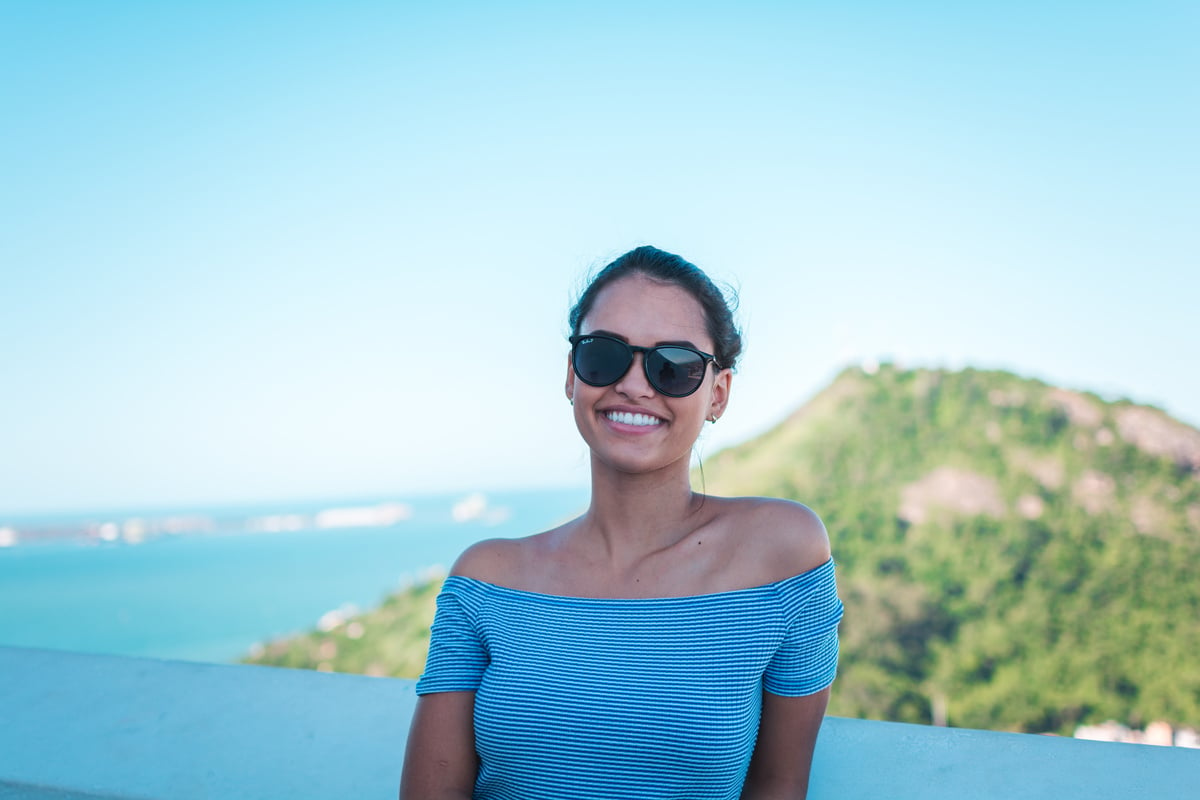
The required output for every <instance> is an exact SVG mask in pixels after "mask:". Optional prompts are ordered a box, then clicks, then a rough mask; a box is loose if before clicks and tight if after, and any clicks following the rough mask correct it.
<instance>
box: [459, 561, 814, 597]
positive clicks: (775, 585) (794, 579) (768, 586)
mask: <svg viewBox="0 0 1200 800" xmlns="http://www.w3.org/2000/svg"><path fill="white" fill-rule="evenodd" d="M833 567H834V561H833V558H832V557H830V558H829V559H827V560H826V561H824V562H822V563H821V564H818V565H817V566H815V567H813V568H812V569H810V570H807V571H805V572H801V573H800V574H798V575H792V576H790V577H787V578H782V579H780V580H777V581H772V582H771V583H762V584H758V585H757V586H744V587H742V588H740V589H726V590H724V591H720V592H706V593H704V594H685V595H663V596H659V597H588V596H586V595H570V594H552V593H549V592H535V591H531V590H529V589H516V588H514V587H512V586H503V585H501V584H498V583H490V582H488V581H484V580H480V579H479V578H472V577H469V576H467V575H449V576H447V577H446V581H447V582H449V581H464V582H467V583H472V584H476V585H479V586H483V587H485V588H488V589H492V590H495V591H499V592H506V593H509V594H517V595H523V596H526V597H533V598H543V599H546V600H570V601H581V602H585V603H588V602H599V603H645V602H661V601H668V600H674V601H680V600H700V599H704V598H713V599H716V598H721V597H729V596H731V595H738V594H749V593H752V592H763V591H772V590H776V589H779V588H782V587H783V586H784V585H786V584H789V583H801V582H803V581H804V580H805V579H807V578H814V577H816V576H817V575H818V574H819V573H824V572H826V571H828V570H832V569H833Z"/></svg>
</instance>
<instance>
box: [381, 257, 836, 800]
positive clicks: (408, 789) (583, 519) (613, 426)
mask: <svg viewBox="0 0 1200 800" xmlns="http://www.w3.org/2000/svg"><path fill="white" fill-rule="evenodd" d="M598 332H604V333H606V334H608V335H613V336H617V337H618V338H622V339H624V340H626V341H627V342H629V343H630V344H634V345H640V346H643V347H649V346H653V345H656V344H664V343H673V344H681V343H687V344H689V345H691V346H693V347H695V348H696V349H698V350H701V351H703V352H708V353H711V352H713V346H714V343H713V341H712V339H711V338H710V336H709V334H708V330H707V326H706V324H705V316H704V311H703V308H702V307H701V305H700V303H699V302H698V301H697V300H696V299H695V298H694V297H693V296H692V295H691V294H690V293H689V292H688V291H686V290H684V289H682V288H680V287H678V286H675V285H671V284H663V283H660V282H658V281H654V280H651V279H649V278H646V277H644V276H640V275H632V276H626V277H624V278H621V279H619V280H617V281H615V282H614V283H612V284H610V285H609V286H607V287H606V288H605V289H603V290H602V291H601V292H600V293H599V294H598V295H597V297H596V301H595V304H594V305H593V307H592V309H591V311H590V312H589V313H588V314H587V316H586V317H585V318H584V319H583V320H582V322H581V325H580V333H598ZM641 359H642V356H641V354H637V355H635V356H634V363H633V365H632V366H631V367H630V369H629V371H628V372H627V373H626V374H625V375H624V376H622V378H621V379H620V380H618V381H617V382H616V383H613V384H611V385H609V386H589V385H588V384H586V383H584V382H582V381H580V380H578V379H577V378H576V376H575V374H574V371H573V370H572V369H571V367H570V364H569V363H568V364H567V373H566V383H565V390H566V396H567V399H568V400H570V401H571V404H572V405H571V407H572V411H573V413H574V416H575V423H576V425H577V426H578V428H579V432H580V434H581V435H582V437H583V440H584V441H585V442H586V443H587V445H588V447H589V449H590V452H591V470H592V501H591V505H590V506H589V508H588V510H587V511H586V512H585V513H584V514H583V515H582V516H580V517H578V518H577V519H574V520H572V521H570V522H568V523H565V524H564V525H562V526H560V527H558V528H555V529H553V530H550V531H546V532H545V533H540V534H537V535H534V536H529V537H526V538H524V539H497V540H492V541H487V542H481V543H479V544H477V545H474V546H472V547H471V548H470V549H468V550H467V551H466V552H465V553H464V554H463V555H462V556H461V557H460V558H459V560H458V562H457V563H456V564H455V566H454V568H453V569H452V570H451V574H456V575H465V576H468V577H471V578H475V579H477V580H481V581H486V582H489V583H493V584H497V585H501V586H508V587H512V588H517V589H523V590H526V591H535V592H542V593H547V594H557V595H570V596H582V597H608V598H614V597H625V598H630V597H678V596H692V595H700V594H709V593H714V592H722V591H732V590H736V589H743V588H746V587H751V586H761V585H764V584H767V583H773V582H775V581H780V580H783V579H785V578H788V577H791V576H793V575H798V574H800V573H803V572H806V571H808V570H810V569H813V568H815V567H817V566H819V565H821V564H823V563H824V562H825V561H827V560H828V559H829V557H830V551H829V540H828V537H827V536H826V534H825V529H824V526H823V525H822V524H821V521H820V519H819V518H818V517H817V516H816V515H815V514H814V513H813V512H812V511H811V510H809V509H808V508H807V507H805V506H803V505H800V504H799V503H792V502H789V501H783V500H774V499H768V498H761V497H742V498H721V497H712V496H706V495H701V494H699V493H696V492H694V491H693V490H692V487H691V481H690V461H691V453H692V447H693V445H694V444H695V442H696V439H697V438H698V437H699V435H700V431H701V430H702V428H703V426H704V425H705V422H706V420H707V419H709V418H714V417H715V418H720V416H721V415H722V414H723V413H725V411H726V407H727V405H728V403H729V398H730V392H731V388H732V381H733V378H732V373H731V372H730V371H729V370H721V369H716V368H714V366H713V365H712V364H710V365H709V366H708V369H707V371H706V373H705V377H704V383H703V384H702V385H701V387H700V388H699V389H698V390H697V391H696V392H695V393H693V394H691V395H689V396H687V397H679V398H676V397H666V396H664V395H661V394H659V393H658V392H657V391H655V389H654V388H653V386H651V385H650V383H649V382H648V381H647V379H646V376H645V372H644V371H643V368H642V361H641ZM614 411H617V412H629V413H637V414H646V415H650V416H653V417H654V418H656V419H658V420H661V424H658V425H655V426H632V425H628V424H624V423H621V422H615V421H613V420H611V419H609V418H608V417H607V416H606V414H608V413H610V412H614ZM828 695H829V692H828V689H826V690H823V691H820V692H817V693H815V694H812V695H808V696H806V697H781V696H778V695H773V694H770V693H769V692H768V693H764V696H763V714H762V721H761V723H760V728H759V738H758V743H757V745H756V747H755V750H754V755H753V757H752V760H751V763H750V770H749V774H748V775H747V779H746V785H745V788H744V790H743V793H742V798H743V800H766V799H767V798H772V799H776V798H777V799H779V800H783V799H784V798H788V799H790V800H796V799H798V798H803V797H804V796H805V793H806V791H807V785H808V773H809V765H810V762H811V757H812V750H813V747H814V746H815V743H816V735H817V731H818V729H819V727H820V724H821V719H822V716H823V714H824V711H825V705H826V702H827V700H828ZM474 697H475V695H474V692H445V693H440V694H429V695H425V696H423V697H421V698H420V699H419V700H418V704H417V712H416V714H415V716H414V719H413V727H412V730H411V732H410V734H409V746H408V752H407V754H406V757H405V767H404V777H403V779H402V782H401V790H400V796H401V798H402V800H433V798H439V799H445V798H469V797H470V796H471V792H472V789H473V786H474V780H475V774H476V771H477V769H478V763H477V761H476V756H475V748H474V729H473V724H472V721H471V718H472V711H473V707H474Z"/></svg>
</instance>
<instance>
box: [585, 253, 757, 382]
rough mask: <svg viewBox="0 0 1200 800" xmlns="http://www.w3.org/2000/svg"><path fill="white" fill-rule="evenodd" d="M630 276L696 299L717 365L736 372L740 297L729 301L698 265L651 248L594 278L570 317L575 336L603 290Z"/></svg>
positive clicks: (739, 347) (628, 255) (739, 349)
mask: <svg viewBox="0 0 1200 800" xmlns="http://www.w3.org/2000/svg"><path fill="white" fill-rule="evenodd" d="M630 275H644V276H646V277H647V278H650V279H651V280H654V281H658V282H659V283H669V284H674V285H675V286H678V287H680V288H681V289H684V290H685V291H687V292H688V293H689V294H690V295H691V296H692V297H694V298H696V301H697V302H699V303H700V307H701V308H702V309H704V319H705V322H706V324H707V326H708V335H709V336H710V337H712V340H713V355H714V356H715V357H716V360H717V366H718V367H720V368H721V369H733V367H734V366H735V364H736V363H737V359H738V356H739V355H741V353H742V334H741V332H740V331H739V330H738V329H737V325H736V324H735V323H734V321H733V311H734V309H735V308H737V297H736V296H735V295H734V294H733V292H732V291H730V293H729V298H728V299H727V298H726V295H725V293H723V292H722V291H721V290H720V289H718V288H717V286H716V284H714V283H713V282H712V279H711V278H709V277H708V276H707V275H705V274H704V271H703V270H702V269H700V268H699V267H697V266H696V265H695V264H692V263H691V262H689V261H686V260H684V259H682V258H680V257H679V256H677V255H675V254H674V253H668V252H666V251H664V250H659V249H658V248H657V247H651V246H650V245H644V246H642V247H639V248H637V249H635V250H630V251H629V252H628V253H626V254H625V255H623V256H620V257H619V258H617V259H616V260H615V261H613V262H612V263H611V264H609V265H608V266H606V267H605V268H604V269H602V270H600V271H599V272H597V273H596V274H595V275H594V276H593V277H592V279H591V282H589V283H588V285H587V288H586V289H584V290H583V294H581V295H580V296H579V301H578V302H577V303H575V306H574V307H573V308H572V309H571V314H570V316H569V317H568V318H567V321H568V322H569V323H570V325H571V334H572V335H578V334H579V326H580V325H581V324H582V323H583V320H584V317H586V316H587V315H588V314H589V313H590V312H591V310H592V306H593V305H594V304H595V302H596V296H597V295H598V294H600V292H601V290H603V289H604V287H606V286H609V285H611V284H613V283H615V282H616V281H618V280H620V279H621V278H626V277H629V276H630Z"/></svg>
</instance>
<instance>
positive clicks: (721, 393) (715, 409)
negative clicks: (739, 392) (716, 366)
mask: <svg viewBox="0 0 1200 800" xmlns="http://www.w3.org/2000/svg"><path fill="white" fill-rule="evenodd" d="M732 385H733V370H731V369H723V370H720V371H719V372H718V373H717V374H716V376H715V377H714V378H713V388H712V394H711V395H710V399H709V404H708V418H709V419H711V420H712V421H713V422H716V421H717V420H719V419H720V418H721V415H722V414H724V413H725V408H726V407H727V406H728V405H729V391H730V389H731V388H732Z"/></svg>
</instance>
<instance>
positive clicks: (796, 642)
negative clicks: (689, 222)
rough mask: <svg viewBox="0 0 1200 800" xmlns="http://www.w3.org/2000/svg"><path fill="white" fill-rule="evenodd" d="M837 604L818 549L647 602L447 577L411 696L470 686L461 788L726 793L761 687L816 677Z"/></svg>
mask: <svg viewBox="0 0 1200 800" xmlns="http://www.w3.org/2000/svg"><path fill="white" fill-rule="evenodd" d="M841 617H842V604H841V602H840V601H839V600H838V596H837V587H836V585H835V581H834V565H833V561H832V560H830V561H827V562H825V563H824V564H823V565H821V566H820V567H817V568H815V569H813V570H810V571H809V572H806V573H803V574H801V575H796V576H794V577H791V578H787V579H785V580H782V581H778V582H776V583H771V584H766V585H763V586H756V587H751V588H747V589H738V590H734V591H729V592H720V593H716V594H706V595H698V596H694V597H668V598H652V599H607V598H605V599H598V598H585V597H563V596H558V595H547V594H538V593H536V592H527V591H521V590H518V589H511V588H506V587H502V586H496V585H493V584H490V583H485V582H482V581H478V580H475V579H472V578H466V577H462V576H450V577H449V578H447V579H446V582H445V584H444V586H443V588H442V592H441V594H440V595H439V597H438V610H437V615H436V617H435V619H434V623H433V637H432V641H431V643H430V649H429V658H428V660H427V662H426V665H425V673H424V674H423V675H422V676H421V679H420V681H418V683H417V694H429V693H433V692H453V691H473V692H475V743H476V750H477V752H478V754H479V774H478V777H477V780H476V785H475V798H482V799H484V800H500V799H501V798H503V799H505V800H507V799H508V798H512V799H513V800H515V799H516V798H520V799H521V800H538V799H539V798H546V800H569V798H607V799H608V800H621V799H623V798H657V799H658V800H664V799H667V798H678V799H679V800H705V799H706V798H731V799H734V800H736V798H737V797H738V795H739V793H740V791H741V786H742V783H743V781H744V780H745V776H746V769H747V766H748V765H749V763H750V755H751V752H752V750H753V748H754V742H755V739H756V736H757V733H758V721H759V715H760V712H761V708H762V692H763V691H764V690H765V691H768V692H772V693H774V694H781V695H806V694H812V693H814V692H817V691H820V690H821V689H824V688H825V687H826V686H828V685H829V684H830V683H831V682H832V681H833V678H834V674H835V673H836V670H837V655H838V639H837V625H838V622H839V621H840V620H841Z"/></svg>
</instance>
